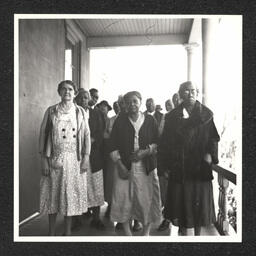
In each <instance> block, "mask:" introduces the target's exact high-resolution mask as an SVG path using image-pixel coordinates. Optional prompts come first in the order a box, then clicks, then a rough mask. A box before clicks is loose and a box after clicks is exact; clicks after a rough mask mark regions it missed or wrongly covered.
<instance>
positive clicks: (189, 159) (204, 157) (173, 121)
mask: <svg viewBox="0 0 256 256" xmlns="http://www.w3.org/2000/svg"><path fill="white" fill-rule="evenodd" d="M179 94H180V97H181V99H182V100H183V102H182V103H181V104H180V105H179V106H178V107H177V108H175V109H174V110H173V111H171V112H170V113H168V114H167V115H166V118H165V126H164V130H163V134H162V136H161V139H160V143H159V147H158V161H159V162H158V164H159V165H160V166H161V167H162V168H163V169H167V170H169V182H168V190H167V195H166V202H165V212H164V215H165V218H167V219H169V220H171V221H172V223H173V224H174V225H177V226H179V227H180V228H182V230H185V229H186V228H194V231H195V235H200V230H201V227H202V226H207V225H210V224H212V223H214V222H215V219H216V217H215V210H214V201H213V189H212V179H213V176H212V164H213V163H214V164H217V163H218V141H219V139H220V138H219V135H218V132H217V130H216V127H215V124H214V121H213V113H212V111H211V110H209V109H208V108H207V107H206V106H204V105H202V104H201V103H200V102H198V101H197V100H196V98H197V95H198V90H197V89H196V87H195V85H194V84H192V83H191V82H190V81H188V82H185V83H183V84H181V85H180V89H179Z"/></svg>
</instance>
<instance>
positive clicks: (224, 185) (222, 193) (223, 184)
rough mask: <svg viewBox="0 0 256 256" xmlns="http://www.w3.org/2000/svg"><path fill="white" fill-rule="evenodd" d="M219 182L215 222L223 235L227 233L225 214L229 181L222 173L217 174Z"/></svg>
mask: <svg viewBox="0 0 256 256" xmlns="http://www.w3.org/2000/svg"><path fill="white" fill-rule="evenodd" d="M218 183H219V201H218V204H219V212H218V217H217V223H218V226H219V228H220V229H221V231H222V232H223V234H224V235H228V231H229V222H228V215H227V189H228V186H229V181H228V180H227V179H225V178H224V177H223V176H222V175H220V174H218Z"/></svg>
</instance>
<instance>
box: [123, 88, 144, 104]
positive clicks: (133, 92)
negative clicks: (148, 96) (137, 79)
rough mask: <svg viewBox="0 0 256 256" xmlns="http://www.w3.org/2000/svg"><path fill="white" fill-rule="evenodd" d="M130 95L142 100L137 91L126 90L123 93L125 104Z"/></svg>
mask: <svg viewBox="0 0 256 256" xmlns="http://www.w3.org/2000/svg"><path fill="white" fill-rule="evenodd" d="M131 96H136V97H137V98H138V99H139V100H140V101H141V100H142V97H141V94H140V93H139V92H138V91H131V92H127V93H126V94H125V95H124V102H125V104H127V102H128V100H129V98H130V97H131Z"/></svg>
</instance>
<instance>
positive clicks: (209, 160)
mask: <svg viewBox="0 0 256 256" xmlns="http://www.w3.org/2000/svg"><path fill="white" fill-rule="evenodd" d="M204 161H205V162H207V163H208V164H211V163H212V156H211V155H210V154H209V153H207V154H205V155H204Z"/></svg>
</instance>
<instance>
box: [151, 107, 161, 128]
mask: <svg viewBox="0 0 256 256" xmlns="http://www.w3.org/2000/svg"><path fill="white" fill-rule="evenodd" d="M161 110H163V109H162V107H161V105H156V109H155V113H154V115H153V116H154V118H155V119H156V121H157V125H158V127H159V125H160V123H161V120H162V118H163V113H161Z"/></svg>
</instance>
